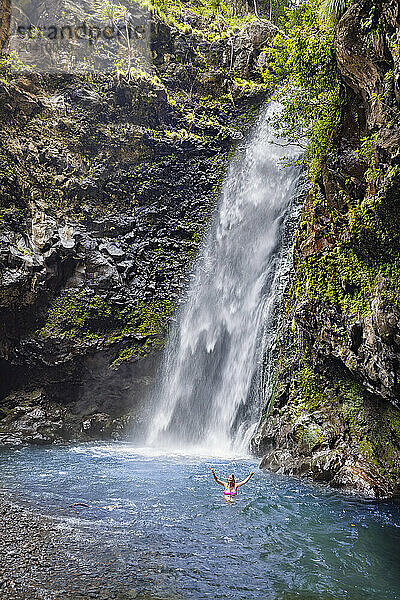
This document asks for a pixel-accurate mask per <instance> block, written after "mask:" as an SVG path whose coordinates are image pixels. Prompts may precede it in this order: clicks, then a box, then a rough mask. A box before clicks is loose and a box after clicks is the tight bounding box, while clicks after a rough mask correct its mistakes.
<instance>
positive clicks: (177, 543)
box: [0, 443, 400, 600]
mask: <svg viewBox="0 0 400 600" xmlns="http://www.w3.org/2000/svg"><path fill="white" fill-rule="evenodd" d="M211 466H213V467H215V468H216V470H217V474H218V475H219V476H220V477H221V478H224V477H226V476H227V475H228V474H229V473H230V472H234V473H235V474H236V476H237V478H244V477H245V476H246V475H247V473H248V472H249V470H255V471H256V475H255V476H254V478H253V479H252V480H251V481H250V482H249V483H248V484H247V485H246V486H244V487H243V488H241V490H240V493H239V495H238V497H237V499H236V500H235V501H234V502H233V503H232V504H228V503H226V502H225V501H224V498H223V495H222V492H223V489H222V488H221V487H220V486H218V485H216V484H215V482H214V481H213V479H212V477H211V474H210V467H211ZM0 472H1V485H2V487H3V488H6V489H7V490H10V491H11V492H13V493H14V494H16V495H17V496H18V497H19V499H20V500H22V501H24V502H26V503H28V504H29V506H33V507H34V508H35V509H37V510H39V511H40V512H41V513H44V514H47V515H50V516H52V517H53V518H55V519H57V520H58V521H59V522H60V524H65V526H66V529H65V530H64V533H63V535H64V536H65V543H66V546H68V540H69V534H68V528H70V529H71V528H72V530H73V532H74V535H75V536H76V534H79V535H80V536H81V539H82V547H84V548H85V550H84V551H83V550H82V547H81V546H80V545H79V544H78V545H77V546H76V543H75V549H74V548H69V550H68V552H70V553H73V552H78V553H81V554H82V557H83V558H84V567H85V569H86V571H85V572H87V573H88V579H89V574H90V572H91V570H92V569H93V572H96V577H97V578H98V579H99V581H98V583H97V585H104V586H106V587H105V589H107V590H108V591H107V597H109V598H112V597H120V596H113V593H114V592H115V593H119V592H121V591H122V592H123V591H124V590H125V591H126V590H128V589H129V590H130V591H131V592H130V593H132V594H133V595H125V596H124V595H122V596H121V597H124V598H128V597H135V595H136V594H139V593H146V592H148V593H149V594H150V595H151V597H157V598H182V599H183V598H187V599H196V600H197V599H203V598H204V599H206V598H221V599H225V598H226V599H228V598H229V599H232V598H235V599H236V598H240V599H244V600H250V599H260V598H263V599H266V600H276V599H289V598H290V599H292V598H301V599H305V598H307V599H321V600H322V599H323V600H327V599H333V598H335V599H336V600H339V599H349V600H350V599H351V600H361V599H363V600H372V599H373V600H394V599H398V598H400V508H399V505H397V504H395V503H380V504H378V503H374V502H367V501H364V500H362V499H358V498H355V497H352V496H347V495H342V494H338V493H336V492H334V491H332V490H329V489H325V488H324V487H320V486H315V485H312V484H305V483H302V482H299V481H297V480H294V479H291V478H287V477H283V476H279V475H272V474H267V473H261V472H260V471H259V470H258V469H257V464H256V463H255V462H254V461H253V460H252V459H251V458H247V457H243V458H228V457H227V458H210V457H204V456H203V457H202V456H180V455H167V454H163V453H158V452H157V450H148V449H135V448H133V447H132V446H130V445H128V444H119V443H118V444H117V443H115V444H107V443H104V444H83V445H76V446H70V445H68V446H61V447H60V446H58V447H56V446H54V447H48V448H30V447H27V448H20V449H9V450H2V451H1V452H0ZM76 502H82V503H86V504H88V505H89V508H85V507H77V508H76V509H74V508H71V507H70V505H72V504H73V503H76ZM110 561H111V562H112V563H113V564H114V565H115V569H114V568H113V569H111V571H110V569H108V571H107V574H105V572H104V573H103V572H102V568H103V567H102V565H106V564H108V565H110V564H111V562H110ZM65 577H66V578H67V579H68V573H66V574H65ZM65 585H66V586H67V583H65ZM91 585H92V587H91V588H90V589H93V583H91ZM94 589H95V588H94ZM93 593H94V592H93ZM124 593H125V592H124ZM90 597H92V596H90ZM96 597H100V596H96ZM101 597H103V596H101ZM146 597H147V596H146Z"/></svg>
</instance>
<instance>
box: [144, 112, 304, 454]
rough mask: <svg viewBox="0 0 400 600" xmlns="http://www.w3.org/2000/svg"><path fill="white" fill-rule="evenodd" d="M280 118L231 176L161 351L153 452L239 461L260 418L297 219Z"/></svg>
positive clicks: (254, 139) (262, 128)
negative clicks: (277, 129)
mask: <svg viewBox="0 0 400 600" xmlns="http://www.w3.org/2000/svg"><path fill="white" fill-rule="evenodd" d="M277 110H279V107H278V106H277V105H276V104H271V105H270V106H269V107H268V109H267V110H266V111H265V112H264V114H263V115H262V116H261V117H260V119H259V121H258V124H257V126H256V127H255V129H254V131H253V134H252V136H251V137H250V139H249V140H248V141H247V143H246V144H245V145H244V146H243V147H242V148H239V149H238V151H237V154H236V157H235V159H234V160H233V161H232V163H231V165H230V168H229V170H228V174H227V177H226V179H225V183H224V187H223V192H222V196H221V199H220V203H219V206H218V209H217V212H216V214H215V218H214V220H213V222H212V224H211V226H210V229H209V232H208V235H207V236H206V238H205V240H204V243H203V248H202V251H201V252H200V255H199V258H198V260H197V262H196V265H195V269H194V273H193V277H192V280H191V284H190V286H189V289H188V291H187V299H186V302H185V304H184V306H183V308H182V309H181V311H180V313H178V322H177V325H176V326H175V328H173V330H172V331H171V334H170V337H169V340H168V342H167V347H166V351H165V357H164V362H163V364H162V366H161V372H160V373H159V384H158V386H157V388H156V390H155V396H154V398H153V400H154V407H155V416H154V419H153V421H152V422H151V424H150V428H149V436H148V443H149V444H150V445H156V446H167V447H170V448H173V449H174V450H182V451H185V450H188V449H193V448H200V449H203V450H207V452H208V453H213V454H226V453H228V452H230V451H233V452H243V451H246V450H247V445H248V442H249V440H250V437H251V434H252V432H253V431H254V428H255V426H256V424H257V421H258V419H259V417H260V410H261V405H262V397H263V393H262V390H261V389H260V387H261V386H265V385H268V381H267V383H266V382H265V373H267V380H268V379H269V378H270V371H269V369H268V368H267V369H266V367H265V365H264V366H263V360H265V357H266V356H267V358H268V352H269V350H268V348H269V347H270V346H271V344H272V343H273V338H274V336H275V331H276V310H277V306H278V304H279V300H280V299H281V297H282V290H283V287H284V283H285V281H286V278H287V273H288V262H289V261H288V260H287V256H288V252H289V249H290V247H291V245H292V242H291V237H292V236H291V235H288V228H289V229H290V227H289V225H288V224H289V223H290V222H291V220H292V221H293V214H294V213H297V212H298V211H296V207H294V205H295V204H296V203H294V202H293V198H294V197H295V195H296V188H297V182H298V178H299V169H298V168H296V167H286V168H283V166H282V158H284V157H290V158H296V157H297V156H299V155H300V151H299V148H297V147H294V146H285V147H283V146H282V140H281V139H279V140H277V139H276V137H275V135H274V131H273V128H272V126H271V125H270V123H269V120H270V118H271V117H272V116H273V115H274V113H275V112H276V111H277ZM292 229H293V228H292ZM290 233H291V232H290ZM263 378H264V382H263V383H262V380H263Z"/></svg>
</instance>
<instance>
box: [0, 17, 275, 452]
mask: <svg viewBox="0 0 400 600" xmlns="http://www.w3.org/2000/svg"><path fill="white" fill-rule="evenodd" d="M182 18H183V21H184V24H183V25H182V23H180V22H177V21H176V20H171V22H169V21H168V19H167V18H166V17H165V15H161V16H160V15H157V14H154V15H152V17H151V48H150V50H151V57H152V68H151V70H150V72H142V71H139V72H137V73H135V74H134V75H130V76H129V77H127V76H122V77H121V76H119V77H116V76H114V75H104V74H103V75H96V74H91V75H67V74H59V75H56V74H53V75H35V74H33V73H25V74H22V75H13V74H12V73H9V72H8V71H7V60H3V63H2V64H3V75H4V76H3V77H2V78H1V80H0V98H1V106H0V120H1V127H2V135H1V140H0V142H1V144H0V155H1V166H0V194H1V200H0V206H1V209H0V323H1V325H0V398H1V400H0V442H5V443H18V442H21V441H29V442H37V443H47V442H52V441H54V440H60V439H83V440H85V439H93V438H107V437H110V436H113V437H118V436H121V435H123V434H124V433H126V432H127V431H129V430H130V429H131V428H132V427H135V426H137V425H138V423H137V421H138V407H139V406H140V403H141V401H142V400H143V398H144V397H145V395H146V393H147V392H148V389H149V387H150V386H151V383H152V379H153V376H154V372H155V368H156V366H157V363H158V360H159V353H160V349H161V348H162V346H163V341H164V338H165V332H166V328H167V325H168V322H169V320H170V319H171V317H172V315H173V313H174V309H175V306H176V304H177V302H178V299H179V298H180V296H181V293H182V289H183V284H184V280H185V276H186V275H187V273H188V270H189V268H190V265H191V262H192V260H193V257H194V256H195V254H196V250H197V248H198V244H199V241H200V239H201V236H202V233H203V232H204V229H205V227H206V224H207V220H208V217H209V215H210V212H211V211H212V209H213V206H214V203H215V200H216V198H217V197H218V193H219V188H220V185H221V181H222V179H223V175H224V171H225V167H226V163H227V159H228V158H229V155H230V153H231V150H232V149H233V147H234V146H235V144H236V143H237V142H238V140H240V139H241V138H242V137H243V132H245V131H246V130H247V128H248V127H249V125H250V124H251V122H252V120H253V117H254V115H255V114H256V113H257V108H258V106H259V104H260V102H262V101H263V98H264V97H265V92H264V88H263V86H262V79H261V71H260V67H259V64H258V59H259V56H260V53H261V50H262V46H263V44H265V42H266V41H267V40H268V39H269V37H270V36H271V35H272V31H273V27H272V25H271V24H269V23H266V22H263V23H262V22H259V21H256V20H254V19H247V20H244V22H243V23H242V25H241V26H240V27H237V28H236V30H235V31H232V32H231V34H230V36H229V37H228V38H227V39H225V40H222V39H220V37H219V36H214V37H213V36H207V35H206V34H205V30H206V29H207V30H210V23H209V22H208V21H207V20H204V19H202V18H201V17H199V16H198V15H195V14H192V13H190V11H189V12H188V13H186V14H185V13H184V14H183V17H182ZM209 20H210V19H209ZM189 22H191V25H188V23H189Z"/></svg>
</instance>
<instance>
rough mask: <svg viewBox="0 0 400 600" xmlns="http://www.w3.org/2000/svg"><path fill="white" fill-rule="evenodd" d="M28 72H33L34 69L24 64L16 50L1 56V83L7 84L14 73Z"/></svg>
mask: <svg viewBox="0 0 400 600" xmlns="http://www.w3.org/2000/svg"><path fill="white" fill-rule="evenodd" d="M27 71H32V67H30V66H29V65H26V64H25V63H23V62H22V60H21V59H20V58H19V56H18V53H17V51H16V50H13V51H12V52H10V53H9V54H6V55H3V56H0V82H2V83H7V81H8V80H9V78H10V76H11V75H13V74H14V73H23V72H27Z"/></svg>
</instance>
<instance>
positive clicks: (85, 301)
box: [37, 291, 174, 345]
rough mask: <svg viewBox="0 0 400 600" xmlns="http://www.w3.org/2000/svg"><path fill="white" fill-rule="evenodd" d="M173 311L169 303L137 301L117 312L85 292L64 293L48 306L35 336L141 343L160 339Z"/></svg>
mask: <svg viewBox="0 0 400 600" xmlns="http://www.w3.org/2000/svg"><path fill="white" fill-rule="evenodd" d="M173 310H174V307H173V304H172V303H171V302H170V301H168V300H151V301H149V302H144V301H138V302H136V303H135V304H134V305H132V306H126V307H124V308H122V309H120V308H118V307H117V306H115V305H110V304H109V303H108V302H107V300H106V299H104V298H102V297H100V296H98V295H90V294H89V293H88V292H87V291H79V292H75V291H73V292H64V293H63V294H61V296H59V297H58V298H57V299H56V300H55V301H54V303H53V305H52V306H51V307H50V309H49V311H48V314H47V321H46V324H45V325H44V326H43V327H42V329H40V330H39V331H38V332H37V334H38V335H40V336H43V337H55V338H67V339H72V340H77V341H79V340H83V341H84V340H87V341H95V340H99V341H101V342H105V343H112V342H117V341H120V340H122V339H123V338H124V337H127V336H128V337H129V336H134V337H136V338H137V340H138V343H141V340H146V339H147V338H152V339H153V338H157V337H162V336H163V334H164V331H165V328H166V326H167V323H168V320H169V318H170V317H171V315H172V314H173ZM142 345H144V342H143V344H142Z"/></svg>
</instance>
